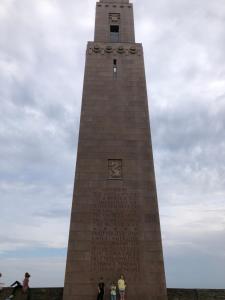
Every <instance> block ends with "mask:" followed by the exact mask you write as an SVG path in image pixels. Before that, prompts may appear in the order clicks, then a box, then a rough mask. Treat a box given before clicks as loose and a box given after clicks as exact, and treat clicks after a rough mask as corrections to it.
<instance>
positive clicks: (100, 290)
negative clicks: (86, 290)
mask: <svg viewBox="0 0 225 300" xmlns="http://www.w3.org/2000/svg"><path fill="white" fill-rule="evenodd" d="M104 292H105V284H104V281H103V278H102V277H101V278H100V280H99V283H98V297H97V300H103V297H104Z"/></svg>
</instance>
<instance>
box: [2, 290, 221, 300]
mask: <svg viewBox="0 0 225 300" xmlns="http://www.w3.org/2000/svg"><path fill="white" fill-rule="evenodd" d="M11 291H12V289H11V288H4V289H3V291H1V292H0V300H5V298H6V297H7V296H9V295H10V294H11ZM167 293H168V300H225V289H220V290H216V289H167ZM62 295H63V288H31V289H30V300H62ZM14 299H15V300H26V298H25V297H24V295H23V296H21V295H19V296H16V297H15V298H14ZM94 299H95V298H94ZM81 300H82V299H81ZM105 300H108V299H105ZM127 300H129V299H127ZM137 300H141V299H137Z"/></svg>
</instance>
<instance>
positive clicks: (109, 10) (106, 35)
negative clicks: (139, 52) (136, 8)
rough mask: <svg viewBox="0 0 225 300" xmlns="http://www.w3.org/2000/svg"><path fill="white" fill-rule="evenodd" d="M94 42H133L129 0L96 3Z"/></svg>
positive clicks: (110, 0)
mask: <svg viewBox="0 0 225 300" xmlns="http://www.w3.org/2000/svg"><path fill="white" fill-rule="evenodd" d="M94 40H95V42H103V43H107V42H108V43H110V42H112V43H135V34H134V15H133V5H132V4H131V3H130V2H129V0H100V2H97V4H96V19H95V38H94Z"/></svg>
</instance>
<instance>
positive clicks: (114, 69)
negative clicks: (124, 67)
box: [113, 59, 117, 78]
mask: <svg viewBox="0 0 225 300" xmlns="http://www.w3.org/2000/svg"><path fill="white" fill-rule="evenodd" d="M116 77H117V60H116V59H114V60H113V78H116Z"/></svg>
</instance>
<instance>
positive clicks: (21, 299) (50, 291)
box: [0, 288, 63, 300]
mask: <svg viewBox="0 0 225 300" xmlns="http://www.w3.org/2000/svg"><path fill="white" fill-rule="evenodd" d="M11 293H12V288H4V289H3V290H2V291H0V300H5V299H6V298H7V297H8V296H9V295H11ZM62 296H63V288H31V289H30V291H29V297H27V294H23V293H21V292H18V293H17V294H16V295H15V297H14V298H13V299H14V300H28V299H29V300H62Z"/></svg>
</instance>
